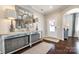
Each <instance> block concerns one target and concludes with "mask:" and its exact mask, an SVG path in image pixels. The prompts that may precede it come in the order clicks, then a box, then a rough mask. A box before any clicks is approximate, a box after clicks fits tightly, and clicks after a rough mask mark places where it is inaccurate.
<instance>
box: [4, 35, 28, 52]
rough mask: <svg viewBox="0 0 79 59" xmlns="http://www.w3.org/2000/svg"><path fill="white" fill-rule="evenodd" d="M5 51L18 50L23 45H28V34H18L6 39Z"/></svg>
mask: <svg viewBox="0 0 79 59" xmlns="http://www.w3.org/2000/svg"><path fill="white" fill-rule="evenodd" d="M4 42H5V53H9V52H11V51H14V50H17V49H19V48H21V47H23V46H26V45H28V35H24V36H20V37H19V36H18V37H13V38H7V39H5V41H4Z"/></svg>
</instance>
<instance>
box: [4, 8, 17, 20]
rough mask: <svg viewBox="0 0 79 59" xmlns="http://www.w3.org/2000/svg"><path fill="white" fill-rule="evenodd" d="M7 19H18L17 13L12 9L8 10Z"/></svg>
mask: <svg viewBox="0 0 79 59" xmlns="http://www.w3.org/2000/svg"><path fill="white" fill-rule="evenodd" d="M5 17H6V18H8V19H16V18H17V15H16V11H15V10H11V9H7V10H6V15H5Z"/></svg>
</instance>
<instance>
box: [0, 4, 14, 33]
mask: <svg viewBox="0 0 79 59" xmlns="http://www.w3.org/2000/svg"><path fill="white" fill-rule="evenodd" d="M8 9H9V10H15V8H14V6H11V5H9V6H8V5H6V6H5V5H4V6H3V5H1V6H0V34H7V33H8V32H10V30H9V29H10V24H11V19H8V18H7V17H6V16H7V13H6V12H7V11H6V10H8ZM12 14H13V13H12ZM13 23H14V26H15V21H14V22H13Z"/></svg>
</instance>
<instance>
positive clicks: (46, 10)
mask: <svg viewBox="0 0 79 59" xmlns="http://www.w3.org/2000/svg"><path fill="white" fill-rule="evenodd" d="M31 7H32V8H33V9H35V10H36V11H38V12H40V13H42V14H48V13H50V12H54V11H56V10H63V9H65V8H66V7H68V5H31Z"/></svg>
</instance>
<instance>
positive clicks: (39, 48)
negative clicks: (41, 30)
mask: <svg viewBox="0 0 79 59" xmlns="http://www.w3.org/2000/svg"><path fill="white" fill-rule="evenodd" d="M51 47H54V45H53V44H51V43H47V42H42V43H39V44H37V45H36V46H34V47H32V48H30V49H29V50H26V51H25V52H23V53H22V54H46V53H47V52H48V51H49V49H51Z"/></svg>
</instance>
